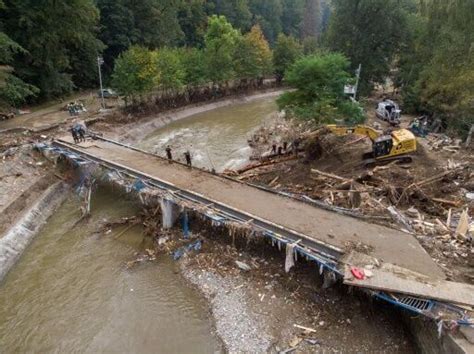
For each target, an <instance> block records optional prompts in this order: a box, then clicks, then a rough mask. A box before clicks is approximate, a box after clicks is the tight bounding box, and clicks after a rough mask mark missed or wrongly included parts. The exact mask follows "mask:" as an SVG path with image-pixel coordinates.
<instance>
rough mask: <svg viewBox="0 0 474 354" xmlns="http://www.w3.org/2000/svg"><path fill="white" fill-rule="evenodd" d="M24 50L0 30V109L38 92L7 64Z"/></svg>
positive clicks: (15, 104) (19, 102)
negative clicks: (16, 74)
mask: <svg viewBox="0 0 474 354" xmlns="http://www.w3.org/2000/svg"><path fill="white" fill-rule="evenodd" d="M1 5H2V3H1V2H0V6H1ZM24 52H25V50H24V49H23V48H22V47H20V46H19V45H18V44H17V43H15V42H13V41H12V40H11V39H10V38H9V37H8V36H7V35H6V34H5V33H3V32H0V109H5V108H9V107H17V106H18V105H20V104H22V103H24V102H25V101H26V99H27V98H28V97H31V96H36V95H37V94H38V93H39V90H38V88H36V87H35V86H33V85H29V84H27V83H25V82H24V81H23V80H21V79H19V78H18V77H16V76H15V75H14V72H13V68H12V67H11V66H10V65H9V64H11V63H12V62H13V59H14V56H15V54H17V53H24Z"/></svg>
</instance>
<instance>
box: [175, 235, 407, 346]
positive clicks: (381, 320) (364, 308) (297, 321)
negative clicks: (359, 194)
mask: <svg viewBox="0 0 474 354" xmlns="http://www.w3.org/2000/svg"><path fill="white" fill-rule="evenodd" d="M197 237H200V238H201V239H202V240H203V248H202V249H201V250H200V251H199V253H191V254H189V255H187V256H186V257H185V258H184V260H182V261H181V269H182V272H183V275H184V276H185V278H187V279H188V280H189V281H190V282H191V284H193V285H194V286H196V287H197V288H198V289H199V291H200V292H201V293H203V294H204V296H205V297H206V298H207V299H208V301H209V304H210V307H211V312H212V315H213V317H214V319H215V323H216V332H217V334H218V335H219V337H220V338H221V339H222V341H223V342H224V343H225V345H226V348H227V349H228V351H229V352H230V353H241V352H256V353H261V352H271V353H279V352H285V351H294V350H296V352H300V353H305V352H380V351H382V352H386V353H414V352H415V351H416V350H415V347H414V346H413V344H412V340H411V337H410V335H409V334H408V333H407V332H406V331H405V329H404V326H403V324H402V323H401V321H399V320H398V319H397V318H398V315H397V314H396V312H395V311H393V309H390V308H388V307H384V306H383V305H381V304H378V303H372V302H371V301H370V299H369V298H368V297H366V296H364V295H360V296H355V295H347V294H346V293H345V289H344V288H342V287H338V286H336V287H333V288H324V287H323V283H324V282H323V278H322V277H319V276H318V275H317V274H318V269H317V268H316V267H315V266H313V265H311V264H310V263H306V262H298V264H297V266H296V268H294V269H292V270H291V271H290V273H285V271H284V262H285V260H284V255H283V254H282V253H280V252H278V250H276V249H272V248H271V247H269V245H265V244H261V243H258V244H252V243H250V244H247V245H245V246H243V245H241V246H237V247H235V246H233V245H232V243H231V240H230V238H229V237H226V236H223V235H222V234H214V235H210V234H206V233H204V234H203V233H200V234H199V235H198V236H197ZM237 262H241V263H237ZM242 264H243V265H244V266H243V265H242ZM245 265H246V266H248V270H244V269H242V267H244V268H245V269H247V268H246V267H245Z"/></svg>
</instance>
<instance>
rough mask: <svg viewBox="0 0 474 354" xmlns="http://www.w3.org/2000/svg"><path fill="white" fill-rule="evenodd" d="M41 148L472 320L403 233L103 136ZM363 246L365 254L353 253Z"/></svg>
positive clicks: (385, 295) (420, 307) (460, 298)
mask: <svg viewBox="0 0 474 354" xmlns="http://www.w3.org/2000/svg"><path fill="white" fill-rule="evenodd" d="M42 148H43V149H53V150H54V149H56V150H58V151H61V152H62V153H63V154H66V157H68V156H67V155H68V154H69V155H70V156H69V157H70V158H80V159H82V160H83V161H89V162H94V163H98V164H100V165H101V166H102V167H105V168H106V169H110V170H116V171H119V172H120V173H124V174H127V175H128V176H131V177H134V178H137V179H140V180H142V181H145V182H146V183H147V185H150V186H154V187H156V188H159V189H162V190H166V191H167V192H169V193H171V194H172V195H173V197H174V198H175V199H182V200H187V201H191V202H193V203H195V204H198V205H200V206H201V207H202V210H203V212H204V213H207V214H208V216H210V217H212V218H213V219H214V220H216V221H219V220H224V219H227V220H230V221H232V222H239V223H245V224H247V225H251V226H252V227H254V228H255V229H258V230H259V231H260V232H262V233H264V234H265V235H266V236H269V237H271V238H272V239H273V241H277V242H282V243H283V244H291V245H292V247H293V246H294V248H295V252H299V253H301V254H302V255H304V256H306V257H307V258H309V259H312V260H314V261H316V262H317V263H318V264H319V265H320V266H321V269H327V270H329V271H332V272H334V273H336V274H338V275H340V276H341V277H343V278H344V282H345V283H346V284H348V285H351V286H356V287H361V288H365V289H369V291H370V292H371V293H372V294H373V295H374V296H377V297H379V298H381V299H384V300H387V301H389V302H392V303H394V304H397V305H400V306H401V307H403V308H406V309H409V310H413V311H415V312H417V313H423V314H425V315H426V314H428V315H429V313H431V314H432V316H430V317H432V318H434V317H436V316H435V315H433V314H434V313H435V312H436V311H438V312H439V306H442V305H443V304H446V305H448V304H455V305H459V306H461V307H459V308H458V307H455V308H454V312H455V313H456V314H457V315H456V317H455V319H456V321H458V323H461V324H463V323H467V324H469V323H470V320H469V316H468V312H469V311H465V310H466V307H467V309H472V306H474V287H472V286H470V285H468V284H460V283H451V282H448V281H445V280H444V278H445V277H444V274H443V272H442V270H441V269H440V268H439V267H438V266H437V264H436V263H435V262H434V261H433V260H432V259H431V257H430V256H429V255H428V254H427V253H426V252H425V250H424V249H423V248H422V247H421V245H420V244H419V243H418V241H417V240H416V238H415V237H414V236H413V235H411V234H409V233H405V232H402V231H398V230H395V229H391V228H388V227H385V226H381V225H377V224H373V223H369V222H367V221H366V220H363V219H360V218H356V217H352V216H348V215H343V213H336V212H333V211H329V210H324V209H322V208H319V207H315V206H314V205H311V203H309V202H303V201H300V200H296V199H294V198H291V197H289V196H286V195H283V194H282V193H278V192H276V191H269V190H265V189H263V188H259V187H256V186H253V185H249V184H246V183H243V182H241V181H237V180H234V179H231V178H227V177H222V176H219V175H215V174H212V173H210V172H207V171H203V170H200V169H195V168H192V169H191V168H188V167H186V166H184V165H182V164H180V163H177V162H173V163H170V162H169V161H167V160H166V159H164V158H161V157H159V156H157V155H154V154H151V153H149V152H146V151H143V150H140V149H137V148H135V147H131V146H127V145H123V144H121V143H119V142H116V141H113V140H110V139H106V138H103V137H95V138H94V139H93V140H89V141H87V142H84V143H80V144H74V143H73V141H72V139H71V138H70V137H69V136H67V137H63V138H61V139H57V140H55V141H54V142H53V144H52V146H47V147H42ZM361 245H362V246H363V249H364V253H365V254H362V253H359V251H360V247H361ZM381 264H382V265H383V266H380V265H381ZM365 265H371V267H376V269H375V271H374V272H371V273H373V276H372V277H371V278H370V280H367V279H365V280H361V281H360V282H358V280H357V279H354V273H351V269H353V268H354V267H363V266H365ZM371 269H373V268H371ZM385 274H389V276H385ZM384 279H385V281H384ZM386 279H389V280H390V281H386ZM379 280H380V281H379ZM392 294H397V295H396V296H395V295H392ZM418 300H419V301H418ZM435 306H438V308H436V309H435ZM450 306H451V305H450ZM451 318H453V317H451Z"/></svg>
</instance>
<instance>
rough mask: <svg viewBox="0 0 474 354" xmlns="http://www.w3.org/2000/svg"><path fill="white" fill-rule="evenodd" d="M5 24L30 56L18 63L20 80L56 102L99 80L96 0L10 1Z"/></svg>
mask: <svg viewBox="0 0 474 354" xmlns="http://www.w3.org/2000/svg"><path fill="white" fill-rule="evenodd" d="M5 5H6V9H5V10H4V11H2V12H1V14H0V20H1V21H2V22H3V23H4V24H5V31H6V34H7V35H8V36H9V37H10V38H11V39H12V40H14V41H15V42H17V43H18V44H19V45H20V46H21V47H23V48H24V49H25V50H26V51H25V52H24V53H21V54H19V55H17V56H16V57H15V62H14V63H13V66H14V68H15V72H16V73H17V75H18V77H19V78H21V79H23V80H24V81H26V82H28V83H30V84H33V85H35V86H37V87H39V88H40V89H41V95H42V96H43V97H45V98H51V97H55V96H59V95H62V94H64V93H68V92H70V91H71V90H72V89H73V88H74V87H75V86H76V85H77V86H90V85H92V84H93V83H94V84H95V80H96V69H95V68H96V65H95V63H96V60H95V58H96V56H97V53H98V52H99V51H100V50H101V49H102V44H101V42H100V41H99V40H97V38H96V26H97V23H98V19H99V13H98V11H97V8H96V7H95V5H94V3H93V2H92V0H68V1H66V0H56V1H36V0H6V1H5Z"/></svg>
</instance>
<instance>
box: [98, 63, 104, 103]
mask: <svg viewBox="0 0 474 354" xmlns="http://www.w3.org/2000/svg"><path fill="white" fill-rule="evenodd" d="M102 64H104V59H103V58H102V57H101V56H98V57H97V66H98V68H99V83H100V97H101V99H102V109H105V101H104V89H103V87H102V71H101V66H102Z"/></svg>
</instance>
